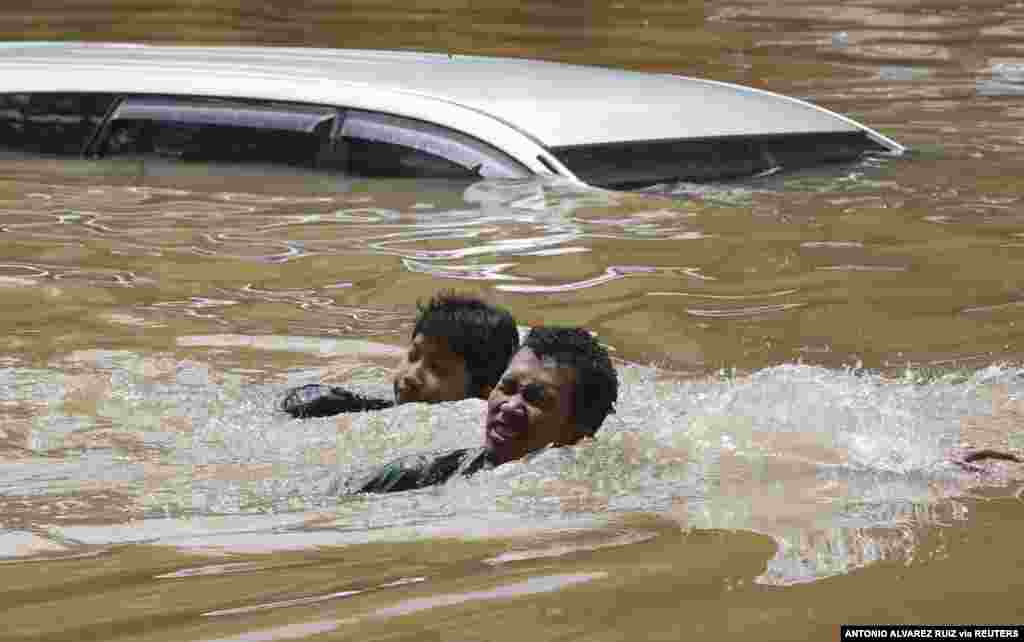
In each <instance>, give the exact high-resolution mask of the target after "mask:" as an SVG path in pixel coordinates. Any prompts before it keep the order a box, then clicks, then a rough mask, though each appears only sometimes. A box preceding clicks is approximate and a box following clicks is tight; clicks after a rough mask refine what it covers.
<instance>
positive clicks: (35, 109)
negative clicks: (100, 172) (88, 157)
mask: <svg viewBox="0 0 1024 642" xmlns="http://www.w3.org/2000/svg"><path fill="white" fill-rule="evenodd" d="M114 100H115V97H114V96H112V95H108V94H81V93H40V94H28V93H20V94H0V152H8V153H10V152H15V153H33V154H56V155H70V156H77V155H78V154H81V153H82V150H83V149H84V148H85V146H86V145H87V144H88V143H89V141H90V140H91V139H92V136H93V134H94V133H95V131H96V129H97V127H98V126H99V125H100V124H101V123H102V122H103V118H104V116H106V114H107V112H108V111H109V110H110V107H111V105H112V104H113V103H114Z"/></svg>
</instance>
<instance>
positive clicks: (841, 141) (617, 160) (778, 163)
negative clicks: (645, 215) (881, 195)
mask: <svg viewBox="0 0 1024 642" xmlns="http://www.w3.org/2000/svg"><path fill="white" fill-rule="evenodd" d="M884 151H887V148H886V147H885V146H883V145H881V144H879V143H877V142H875V141H874V140H872V139H871V138H870V137H869V136H868V135H867V134H866V133H864V132H860V131H855V132H828V133H820V134H782V135H767V136H750V137H723V138H702V139H687V140H667V141H637V142H624V143H608V144H600V145H573V146H568V147H554V148H552V149H551V153H552V154H553V155H554V156H555V157H556V158H557V159H558V160H560V161H561V162H562V163H563V164H565V166H566V167H568V168H569V169H570V170H572V172H573V173H574V174H576V175H577V176H578V177H579V178H580V179H581V180H582V181H584V182H586V183H589V184H591V185H596V186H598V187H606V188H611V189H633V188H638V187H646V186H649V185H656V184H659V183H673V182H681V181H694V182H704V181H717V180H725V179H730V178H743V177H747V176H753V175H755V174H759V173H762V172H766V171H769V170H775V169H795V168H799V167H807V166H810V165H816V164H820V163H827V162H840V161H850V160H855V159H857V158H860V157H861V156H862V155H863V154H865V153H868V152H884Z"/></svg>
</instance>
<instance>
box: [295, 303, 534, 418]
mask: <svg viewBox="0 0 1024 642" xmlns="http://www.w3.org/2000/svg"><path fill="white" fill-rule="evenodd" d="M417 308H418V309H419V316H418V317H417V319H416V324H415V326H414V327H413V330H412V334H411V336H410V341H409V347H408V349H407V350H406V353H405V355H404V356H403V357H402V360H401V361H400V362H399V364H398V367H397V368H396V369H395V371H394V380H393V386H394V393H395V396H394V400H391V399H380V398H372V397H364V396H362V395H358V394H355V393H352V392H350V391H348V390H344V389H342V388H335V387H331V386H326V385H323V384H310V385H306V386H300V387H298V388H294V389H292V390H290V391H289V392H288V394H287V395H286V396H285V398H284V399H283V400H282V401H281V410H284V411H285V412H287V413H288V414H290V415H291V416H293V417H302V418H304V417H328V416H331V415H336V414H338V413H342V412H359V411H362V410H380V409H382V408H389V407H391V406H393V405H395V404H402V403H409V402H414V401H419V402H426V403H438V402H442V401H458V400H460V399H467V398H472V397H476V398H479V399H486V398H487V397H488V395H489V394H490V393H491V389H492V388H493V387H494V385H495V384H496V383H497V382H498V378H499V377H500V376H501V373H502V372H504V370H505V366H506V364H507V363H508V361H509V359H511V358H512V355H513V354H515V352H516V350H517V349H518V348H519V330H518V329H517V328H516V322H515V319H514V318H513V317H512V315H511V314H510V313H509V312H508V311H507V310H505V309H503V308H499V307H497V306H494V305H491V304H489V303H485V302H483V301H481V300H480V299H477V298H475V297H471V296H467V295H461V294H456V293H454V292H442V293H440V294H437V295H435V296H433V297H431V299H430V300H429V301H428V302H427V303H426V305H423V304H420V303H417Z"/></svg>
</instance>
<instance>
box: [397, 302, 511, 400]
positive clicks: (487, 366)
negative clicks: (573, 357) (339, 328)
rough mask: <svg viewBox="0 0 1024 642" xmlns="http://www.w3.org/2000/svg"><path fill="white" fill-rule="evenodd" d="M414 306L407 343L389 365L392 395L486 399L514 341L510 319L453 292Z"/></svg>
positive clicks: (413, 397)
mask: <svg viewBox="0 0 1024 642" xmlns="http://www.w3.org/2000/svg"><path fill="white" fill-rule="evenodd" d="M417 307H418V308H419V318H417V319H416V325H415V326H414V327H413V330H412V336H411V337H410V342H409V349H408V351H407V352H406V354H405V356H404V357H403V358H402V361H401V363H399V364H398V368H397V369H396V370H395V384H394V385H395V400H396V401H397V402H398V403H406V402H410V401H426V402H430V403H436V402H439V401H457V400H459V399H466V398H467V397H479V398H481V399H486V398H487V395H489V394H490V392H491V389H492V388H493V387H494V384H495V383H497V381H498V378H499V377H500V376H501V373H502V372H504V370H505V365H506V364H508V360H509V359H510V358H511V357H512V355H513V354H514V353H515V351H516V349H517V348H518V347H519V330H518V329H517V328H516V322H515V319H513V318H512V315H511V314H509V312H508V311H507V310H504V309H502V308H498V307H495V306H493V305H489V304H487V303H484V302H483V301H481V300H479V299H476V298H474V297H470V296H464V295H459V294H455V293H453V292H443V293H440V294H438V295H436V296H434V297H433V298H431V299H430V300H429V301H428V302H427V303H426V305H423V304H419V303H418V304H417Z"/></svg>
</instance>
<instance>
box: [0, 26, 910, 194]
mask: <svg viewBox="0 0 1024 642" xmlns="http://www.w3.org/2000/svg"><path fill="white" fill-rule="evenodd" d="M15 92H22V93H35V92H105V93H111V94H125V95H128V94H130V95H161V96H167V95H173V96H196V97H217V98H240V99H258V100H268V101H289V102H293V103H308V104H315V105H327V106H338V107H344V108H351V109H360V110H368V111H373V112H383V113H386V114H393V115H397V116H403V117H408V118H413V119H417V120H422V121H427V122H429V123H435V124H438V125H441V126H444V127H446V128H450V129H452V130H456V131H458V132H462V133H464V134H467V135H469V136H471V137H473V138H475V139H478V140H480V141H484V142H486V143H489V144H490V145H492V146H494V147H496V148H498V149H499V150H502V151H503V152H505V153H506V154H508V155H509V156H511V157H512V158H514V159H515V160H517V161H518V162H519V163H521V164H522V165H523V166H524V167H525V168H527V169H528V170H529V171H530V172H532V173H535V174H552V173H557V174H560V175H562V176H564V177H566V178H569V179H573V180H583V179H582V178H581V177H580V176H578V175H577V173H576V172H574V171H573V170H572V169H570V168H569V167H567V166H566V164H564V163H563V161H562V160H560V159H559V158H558V156H557V155H556V154H553V153H552V152H551V150H552V149H558V148H574V147H580V148H583V147H586V146H595V145H605V144H612V145H614V144H620V143H628V144H636V143H643V142H644V141H681V140H682V141H685V140H713V139H734V140H736V139H741V138H743V137H765V136H769V137H770V136H780V135H794V134H796V135H799V134H823V133H839V134H842V133H850V134H863V135H864V136H865V137H866V138H867V139H870V141H872V143H873V145H874V146H875V148H876V149H875V151H879V152H882V153H890V154H900V153H902V152H903V151H904V148H903V147H902V146H901V145H899V144H898V143H896V142H895V141H893V140H891V139H889V138H887V137H885V136H883V135H881V134H879V133H878V132H875V131H873V130H871V129H869V128H867V127H865V126H863V125H861V124H859V123H857V122H854V121H853V120H850V119H849V118H846V117H844V116H841V115H839V114H835V113H833V112H830V111H828V110H826V109H822V108H820V107H817V106H815V105H812V104H810V103H807V102H804V101H801V100H797V99H794V98H789V97H786V96H781V95H778V94H773V93H770V92H766V91H761V90H757V89H751V88H747V87H742V86H739V85H733V84H728V83H722V82H715V81H710V80H700V79H694V78H686V77H682V76H676V75H670V74H658V73H643V72H634V71H624V70H618V69H608V68H600V67H586V66H579V65H568V64H562V63H554V62H544V61H537V60H524V59H513V58H487V57H478V56H464V55H448V54H437V53H415V52H397V51H372V50H334V49H304V48H282V47H190V46H153V45H139V44H109V43H5V44H3V45H0V94H10V93H15Z"/></svg>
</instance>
